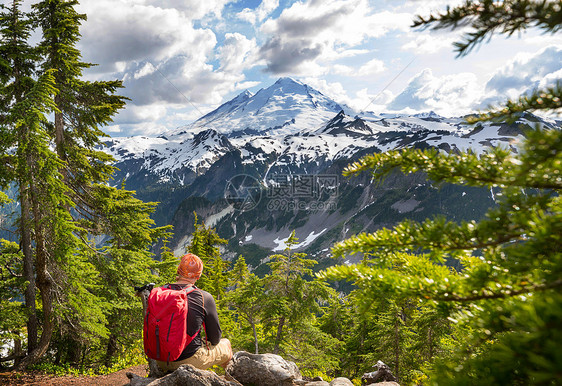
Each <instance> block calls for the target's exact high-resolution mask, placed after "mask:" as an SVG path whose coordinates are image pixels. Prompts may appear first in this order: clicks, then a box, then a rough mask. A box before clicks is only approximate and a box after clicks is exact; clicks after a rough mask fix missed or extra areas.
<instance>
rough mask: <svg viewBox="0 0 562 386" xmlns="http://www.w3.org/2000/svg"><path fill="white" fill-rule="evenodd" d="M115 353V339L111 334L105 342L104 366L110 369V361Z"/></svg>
mask: <svg viewBox="0 0 562 386" xmlns="http://www.w3.org/2000/svg"><path fill="white" fill-rule="evenodd" d="M116 352H117V337H116V336H115V334H113V333H111V334H110V335H109V339H108V341H107V348H106V350H105V360H104V362H105V365H106V366H107V367H110V364H111V359H112V358H113V357H114V356H115V353H116Z"/></svg>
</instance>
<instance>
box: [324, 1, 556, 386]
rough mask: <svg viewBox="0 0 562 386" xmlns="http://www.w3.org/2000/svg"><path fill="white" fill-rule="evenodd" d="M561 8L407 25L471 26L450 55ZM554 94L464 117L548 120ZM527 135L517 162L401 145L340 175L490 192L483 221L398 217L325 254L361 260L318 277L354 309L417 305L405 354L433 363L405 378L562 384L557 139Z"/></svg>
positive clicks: (538, 6)
mask: <svg viewBox="0 0 562 386" xmlns="http://www.w3.org/2000/svg"><path fill="white" fill-rule="evenodd" d="M561 6H562V3H561V2H560V1H552V2H543V1H527V0H513V1H503V2H496V1H491V0H489V1H488V0H484V1H467V2H466V3H465V4H464V5H461V6H459V7H456V8H453V9H450V8H448V9H447V11H446V13H443V14H439V15H437V16H431V17H430V18H428V19H424V18H421V17H419V18H418V20H417V21H416V22H415V26H428V25H433V26H434V27H433V28H436V29H441V28H451V29H454V28H456V27H458V26H461V25H464V24H470V27H471V28H472V29H473V32H471V33H469V34H468V35H466V36H465V42H461V43H457V44H456V46H457V50H458V52H459V55H465V54H466V53H468V52H469V51H470V50H471V49H472V48H474V47H475V46H476V45H478V44H479V43H481V42H482V41H483V40H484V39H485V38H489V37H490V36H491V35H492V34H493V33H494V32H496V31H499V32H500V33H506V34H508V35H511V34H512V33H514V32H516V31H519V30H522V29H524V28H526V27H527V26H538V27H540V28H542V29H544V30H545V31H547V32H557V31H558V30H559V28H560V25H561V22H562V20H561V19H560V16H561V13H560V12H559V11H560V9H561ZM560 91H561V89H560V83H558V84H557V85H556V86H555V87H551V88H548V89H545V90H536V91H535V92H533V93H532V94H531V95H526V96H522V97H521V98H520V99H519V100H518V101H516V102H512V101H509V102H507V104H506V107H505V108H500V109H499V110H498V111H492V112H490V113H486V114H483V115H481V116H479V117H471V118H469V120H470V121H472V122H478V121H489V120H500V119H501V120H507V121H508V122H513V121H515V120H516V119H517V118H518V117H519V116H520V114H521V112H523V111H525V110H529V109H530V110H549V111H552V112H556V111H559V109H560V97H561V92H560ZM525 136H526V139H525V140H524V141H523V143H522V144H520V146H519V149H518V152H517V153H516V154H515V153H513V152H512V151H509V150H507V149H502V148H494V149H489V150H488V151H487V152H486V153H484V154H481V155H477V154H474V153H472V152H461V153H456V154H443V153H441V152H438V151H436V150H432V149H428V150H415V149H404V150H401V151H391V152H387V153H382V154H373V155H370V156H366V157H364V158H362V159H361V160H359V161H358V162H356V163H354V164H353V165H350V166H349V167H348V168H347V169H346V171H345V173H346V174H347V175H353V174H357V173H361V172H363V171H372V174H373V176H374V177H375V179H381V178H384V177H386V176H388V175H389V174H390V173H392V172H393V171H394V170H396V169H400V170H401V171H402V172H403V173H415V172H418V171H421V172H424V173H426V174H427V176H428V177H429V178H430V179H431V180H433V181H436V182H447V183H453V184H462V185H469V186H484V187H488V188H493V189H495V190H496V192H497V193H496V197H497V198H498V205H497V206H496V207H493V208H491V209H489V210H488V213H487V215H486V217H485V218H484V219H482V220H481V221H478V222H477V221H470V222H463V223H460V224H457V223H454V222H448V221H446V220H445V219H444V218H441V217H437V218H434V219H427V220H424V221H421V222H415V221H403V222H401V223H400V224H398V225H397V226H395V227H394V228H393V229H381V230H379V231H377V232H375V233H372V234H366V233H363V234H359V235H357V236H353V237H352V238H350V239H348V240H345V241H343V242H341V243H338V244H337V245H335V246H334V248H333V252H334V254H335V255H338V256H341V255H345V254H353V253H357V252H361V253H364V254H366V256H367V257H366V259H365V262H366V263H367V264H362V265H354V266H340V267H333V268H329V269H328V270H326V271H325V272H324V273H323V274H322V276H323V277H325V278H329V279H335V280H341V279H347V280H350V281H352V282H353V283H354V284H355V285H356V286H357V287H358V290H357V292H356V297H357V300H358V302H359V303H358V305H359V306H360V309H361V310H362V311H363V312H368V311H369V310H370V309H371V308H372V307H373V304H377V299H380V296H381V294H386V296H387V298H388V299H389V302H394V305H395V306H396V305H404V304H407V303H404V302H408V301H412V300H413V301H420V302H422V303H423V307H416V309H415V313H414V314H413V317H412V321H413V324H412V327H411V328H412V330H410V332H416V335H415V336H417V337H418V338H415V336H412V337H411V338H413V339H412V342H413V345H411V346H410V348H409V350H414V351H416V350H421V351H420V353H421V354H422V355H423V356H424V357H425V358H427V359H428V360H430V359H431V358H432V357H433V358H435V359H434V360H432V361H430V362H427V363H426V364H425V365H424V364H422V365H421V367H420V366H417V365H416V364H415V363H414V362H412V363H411V364H410V365H409V366H410V369H411V370H413V372H411V374H410V376H409V379H410V380H412V381H414V379H418V380H419V379H422V380H423V379H425V376H424V375H423V373H424V372H425V373H428V374H429V375H430V377H429V379H426V380H424V381H423V382H424V383H428V384H436V385H437V384H439V385H441V384H447V385H449V384H459V385H469V384H498V385H499V384H505V385H519V384H525V385H526V384H557V383H559V382H560V371H559V369H560V366H562V357H561V356H560V355H559V352H560V348H561V345H560V342H562V339H561V336H560V331H561V329H560V327H561V326H562V313H561V311H560V310H561V309H562V296H561V295H560V287H562V281H561V280H560V277H561V275H562V254H561V252H560V245H561V244H562V236H561V235H562V202H561V199H560V189H561V188H562V176H561V174H560V173H561V172H560V170H562V168H561V166H562V131H560V130H558V129H544V128H541V127H536V128H535V129H529V130H527V132H526V133H525ZM412 253H416V254H412ZM451 258H455V259H458V261H459V263H460V267H459V268H460V269H459V270H458V271H457V270H453V269H451V268H447V267H446V266H445V265H444V264H443V263H444V262H445V261H446V260H447V259H451ZM414 304H415V303H414ZM384 315H385V314H384V313H383V314H380V313H379V314H378V316H379V317H384ZM444 318H446V320H448V321H449V323H445V319H444ZM390 322H391V321H390V320H389V321H387V322H386V323H383V326H384V325H389V323H390ZM436 328H438V330H439V331H440V333H439V334H438V335H437V336H435V335H433V333H432V336H433V339H432V340H433V343H432V344H429V342H428V341H427V340H426V339H422V340H421V341H420V340H419V338H420V337H424V336H425V337H428V336H429V331H430V329H432V330H433V331H434V332H435V329H436ZM449 328H450V329H451V331H450V333H447V330H448V329H449ZM443 334H445V335H443ZM436 337H438V339H436ZM376 341H378V342H380V341H381V340H380V338H377V339H376ZM387 346H388V345H387ZM410 352H411V351H410ZM380 354H383V353H380ZM373 359H375V358H373ZM395 366H398V365H397V364H395ZM416 368H417V369H416Z"/></svg>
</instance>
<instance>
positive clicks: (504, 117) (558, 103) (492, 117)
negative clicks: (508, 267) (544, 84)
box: [467, 81, 562, 123]
mask: <svg viewBox="0 0 562 386" xmlns="http://www.w3.org/2000/svg"><path fill="white" fill-rule="evenodd" d="M560 109H562V83H561V82H560V81H557V82H556V85H555V86H552V87H548V88H546V89H544V90H535V91H534V92H533V93H532V94H531V95H523V96H521V97H520V98H519V99H518V100H516V101H508V102H507V103H506V104H505V107H503V108H494V107H490V110H491V111H489V112H485V113H480V114H479V115H477V116H472V117H469V118H467V122H468V123H477V122H486V121H494V122H507V123H513V122H515V121H516V120H517V118H519V117H520V116H521V114H522V113H524V112H526V111H542V110H545V111H552V112H554V113H557V112H558V111H559V110H560Z"/></svg>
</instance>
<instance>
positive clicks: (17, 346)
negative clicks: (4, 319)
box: [14, 338, 22, 366]
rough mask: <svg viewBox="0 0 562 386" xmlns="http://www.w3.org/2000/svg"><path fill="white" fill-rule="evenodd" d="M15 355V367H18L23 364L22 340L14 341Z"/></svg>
mask: <svg viewBox="0 0 562 386" xmlns="http://www.w3.org/2000/svg"><path fill="white" fill-rule="evenodd" d="M14 355H15V356H16V359H15V360H14V366H17V365H18V364H19V363H20V362H21V356H22V349H21V339H19V338H16V339H14Z"/></svg>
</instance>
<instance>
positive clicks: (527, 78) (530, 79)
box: [486, 46, 562, 97]
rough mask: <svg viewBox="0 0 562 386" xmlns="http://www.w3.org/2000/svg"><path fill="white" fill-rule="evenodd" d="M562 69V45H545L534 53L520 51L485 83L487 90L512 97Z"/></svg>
mask: <svg viewBox="0 0 562 386" xmlns="http://www.w3.org/2000/svg"><path fill="white" fill-rule="evenodd" d="M560 69H562V46H550V47H546V48H544V49H542V50H540V51H538V52H535V53H532V54H530V53H520V54H518V55H517V56H516V57H515V58H514V59H513V60H511V61H509V62H508V63H507V64H506V65H505V66H504V67H503V68H500V69H499V70H497V71H496V73H495V74H494V75H493V76H492V78H491V79H490V80H489V81H488V83H486V90H487V91H488V92H495V93H498V94H504V95H506V96H508V97H513V95H514V94H521V93H523V92H526V91H530V90H532V89H535V88H537V87H538V86H539V84H540V83H541V81H542V80H543V79H544V78H545V77H547V76H549V74H553V73H555V72H558V71H560Z"/></svg>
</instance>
